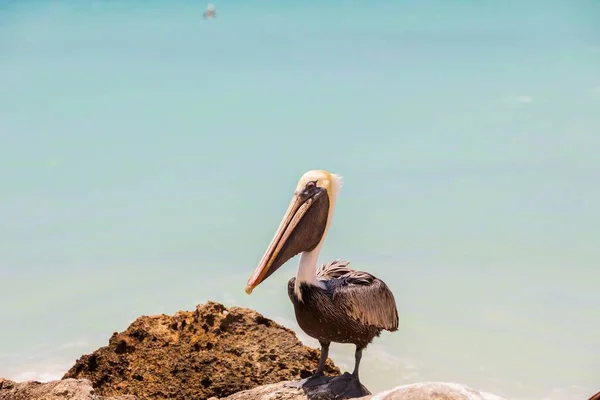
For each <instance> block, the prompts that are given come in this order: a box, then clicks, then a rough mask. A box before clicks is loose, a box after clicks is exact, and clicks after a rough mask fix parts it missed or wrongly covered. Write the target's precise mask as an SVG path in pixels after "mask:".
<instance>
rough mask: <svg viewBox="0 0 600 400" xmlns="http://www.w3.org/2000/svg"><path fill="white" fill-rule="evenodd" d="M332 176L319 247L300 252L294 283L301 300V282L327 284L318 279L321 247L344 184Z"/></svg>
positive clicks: (321, 285) (320, 285)
mask: <svg viewBox="0 0 600 400" xmlns="http://www.w3.org/2000/svg"><path fill="white" fill-rule="evenodd" d="M332 177H333V182H332V183H331V189H330V190H328V192H327V194H328V195H329V213H328V215H327V223H326V225H325V230H324V231H323V236H322V237H321V241H319V244H318V245H317V247H315V248H314V249H313V250H312V251H305V252H303V253H302V254H300V264H298V272H297V273H296V283H295V285H294V292H295V293H296V296H297V297H298V300H300V301H302V292H301V291H300V284H301V283H307V284H309V285H313V286H318V287H320V288H322V289H325V284H324V283H323V281H321V280H319V279H317V262H318V259H319V254H320V253H321V247H323V242H324V241H325V237H326V236H327V231H328V230H329V227H330V225H331V218H332V217H333V210H334V209H335V203H336V200H337V195H338V193H339V191H340V189H341V187H342V184H343V182H342V177H341V176H338V175H333V174H332Z"/></svg>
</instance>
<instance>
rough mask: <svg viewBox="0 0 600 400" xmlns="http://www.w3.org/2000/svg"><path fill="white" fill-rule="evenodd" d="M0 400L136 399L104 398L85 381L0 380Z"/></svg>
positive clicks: (128, 398) (129, 398)
mask: <svg viewBox="0 0 600 400" xmlns="http://www.w3.org/2000/svg"><path fill="white" fill-rule="evenodd" d="M0 400H137V398H136V397H135V396H115V397H104V396H99V395H96V394H94V389H93V388H92V385H91V383H90V381H88V380H87V379H63V380H60V381H51V382H45V383H40V382H36V381H28V382H20V383H17V382H13V381H9V380H7V379H2V378H0Z"/></svg>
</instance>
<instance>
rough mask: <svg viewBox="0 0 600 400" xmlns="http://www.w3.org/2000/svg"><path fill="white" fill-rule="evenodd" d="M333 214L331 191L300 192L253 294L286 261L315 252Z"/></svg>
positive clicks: (253, 282) (255, 277) (254, 279)
mask: <svg viewBox="0 0 600 400" xmlns="http://www.w3.org/2000/svg"><path fill="white" fill-rule="evenodd" d="M328 210H329V198H328V196H327V190H325V189H323V188H319V187H317V188H315V187H313V191H307V190H303V191H298V190H297V191H296V192H295V193H294V197H293V199H292V201H291V203H290V205H289V207H288V209H287V212H286V213H285V215H284V217H283V219H282V221H281V223H280V224H279V228H278V229H277V232H276V233H275V236H274V237H273V240H271V244H269V247H268V248H267V251H266V252H265V254H264V255H263V257H262V259H261V260H260V262H259V264H258V266H257V267H256V269H255V270H254V273H253V274H252V276H251V277H250V279H248V283H247V284H246V293H247V294H250V293H252V290H253V289H254V288H255V287H256V286H258V285H259V284H260V283H261V282H262V281H264V280H265V279H266V278H268V277H269V276H270V275H271V274H272V273H273V272H275V271H276V270H277V269H278V268H279V267H281V266H282V265H283V264H284V263H285V262H286V261H288V260H289V259H290V258H292V257H294V256H295V255H297V254H298V253H301V252H303V251H310V250H312V249H314V248H315V247H316V246H317V244H318V243H319V241H320V240H321V237H322V236H323V232H324V231H325V226H326V222H327V215H328Z"/></svg>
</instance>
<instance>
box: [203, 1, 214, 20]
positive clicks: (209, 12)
mask: <svg viewBox="0 0 600 400" xmlns="http://www.w3.org/2000/svg"><path fill="white" fill-rule="evenodd" d="M216 16H217V12H216V11H215V5H214V4H209V5H207V6H206V11H204V14H203V17H204V19H211V18H214V17H216Z"/></svg>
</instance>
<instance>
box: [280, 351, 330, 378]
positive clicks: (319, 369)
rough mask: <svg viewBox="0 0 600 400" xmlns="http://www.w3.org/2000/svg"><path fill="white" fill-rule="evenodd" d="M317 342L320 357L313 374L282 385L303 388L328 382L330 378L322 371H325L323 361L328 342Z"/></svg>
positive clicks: (327, 353)
mask: <svg viewBox="0 0 600 400" xmlns="http://www.w3.org/2000/svg"><path fill="white" fill-rule="evenodd" d="M319 343H321V358H320V359H319V366H318V367H317V371H316V372H315V373H314V375H312V376H309V377H308V378H305V379H302V380H299V381H296V382H288V383H286V384H284V385H283V386H285V387H292V388H298V389H300V388H305V387H312V386H319V385H324V384H326V383H327V382H329V380H330V379H331V378H329V377H327V376H325V373H324V371H325V362H326V361H327V356H328V355H329V344H330V342H319Z"/></svg>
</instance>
